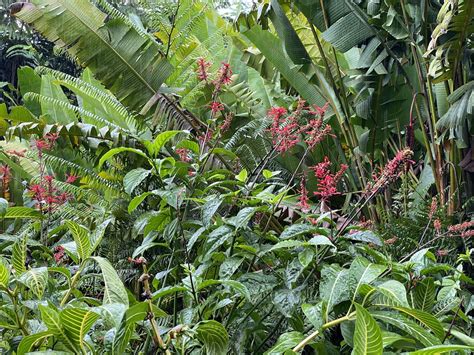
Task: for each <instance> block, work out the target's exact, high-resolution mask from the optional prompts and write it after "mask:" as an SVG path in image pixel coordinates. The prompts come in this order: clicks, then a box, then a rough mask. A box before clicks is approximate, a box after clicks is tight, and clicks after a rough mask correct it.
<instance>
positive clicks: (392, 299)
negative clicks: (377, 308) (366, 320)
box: [372, 280, 409, 307]
mask: <svg viewBox="0 0 474 355" xmlns="http://www.w3.org/2000/svg"><path fill="white" fill-rule="evenodd" d="M372 301H373V302H374V303H376V304H381V305H387V306H402V307H409V305H408V300H407V294H406V290H405V286H403V284H402V283H401V282H399V281H396V280H388V281H385V282H383V283H381V284H380V285H378V286H377V291H376V293H375V294H374V295H373V296H372Z"/></svg>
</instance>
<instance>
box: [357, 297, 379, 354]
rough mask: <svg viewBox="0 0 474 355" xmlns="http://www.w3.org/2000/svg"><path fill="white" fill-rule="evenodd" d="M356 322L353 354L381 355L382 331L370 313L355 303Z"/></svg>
mask: <svg viewBox="0 0 474 355" xmlns="http://www.w3.org/2000/svg"><path fill="white" fill-rule="evenodd" d="M355 308H356V312H357V313H356V322H355V333H354V353H353V354H354V355H381V354H382V350H383V343H382V332H381V331H380V328H379V326H378V325H377V323H376V322H375V320H374V319H373V318H372V316H371V315H370V313H369V312H368V311H367V310H366V309H365V308H364V307H362V306H361V305H359V304H357V303H356V304H355Z"/></svg>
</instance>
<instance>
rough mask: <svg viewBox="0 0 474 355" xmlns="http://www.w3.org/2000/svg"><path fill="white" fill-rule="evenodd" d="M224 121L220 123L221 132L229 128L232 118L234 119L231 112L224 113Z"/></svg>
mask: <svg viewBox="0 0 474 355" xmlns="http://www.w3.org/2000/svg"><path fill="white" fill-rule="evenodd" d="M224 117H225V118H224V122H222V124H221V125H220V127H219V129H220V131H221V132H222V133H225V132H227V131H228V130H229V128H230V125H231V124H232V120H233V119H234V115H233V114H232V113H228V114H225V116H224Z"/></svg>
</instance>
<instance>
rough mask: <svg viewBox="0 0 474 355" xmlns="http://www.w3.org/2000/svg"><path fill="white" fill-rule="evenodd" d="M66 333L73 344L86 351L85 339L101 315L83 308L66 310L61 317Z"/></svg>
mask: <svg viewBox="0 0 474 355" xmlns="http://www.w3.org/2000/svg"><path fill="white" fill-rule="evenodd" d="M59 317H60V320H61V323H62V325H63V326H64V329H65V332H66V334H67V336H68V338H69V339H70V341H71V343H73V344H75V345H76V346H78V347H80V348H81V349H84V337H85V336H86V334H87V332H88V331H89V330H90V329H91V327H92V325H93V324H94V323H95V322H96V320H97V319H98V318H99V315H98V314H97V313H95V312H92V311H90V310H87V309H83V308H72V307H71V308H66V309H63V310H62V311H61V313H60V315H59Z"/></svg>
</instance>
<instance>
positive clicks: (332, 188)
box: [310, 157, 348, 201]
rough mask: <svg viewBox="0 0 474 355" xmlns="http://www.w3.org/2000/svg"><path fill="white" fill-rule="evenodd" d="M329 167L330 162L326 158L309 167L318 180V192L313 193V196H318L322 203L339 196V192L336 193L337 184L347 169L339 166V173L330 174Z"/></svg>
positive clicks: (345, 166) (344, 166)
mask: <svg viewBox="0 0 474 355" xmlns="http://www.w3.org/2000/svg"><path fill="white" fill-rule="evenodd" d="M330 167H331V161H330V160H329V158H328V157H324V161H323V162H321V163H319V164H317V165H315V166H313V167H310V169H311V170H313V171H314V175H315V176H316V178H317V179H318V191H315V192H314V194H315V195H316V196H319V197H320V198H321V199H322V200H323V201H327V200H329V198H330V197H332V196H335V195H339V194H340V192H339V191H337V183H338V182H339V181H340V180H341V178H342V176H343V175H344V173H345V171H346V170H347V168H348V166H347V165H345V164H341V165H340V168H339V171H337V172H336V173H332V172H331V170H330Z"/></svg>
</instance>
